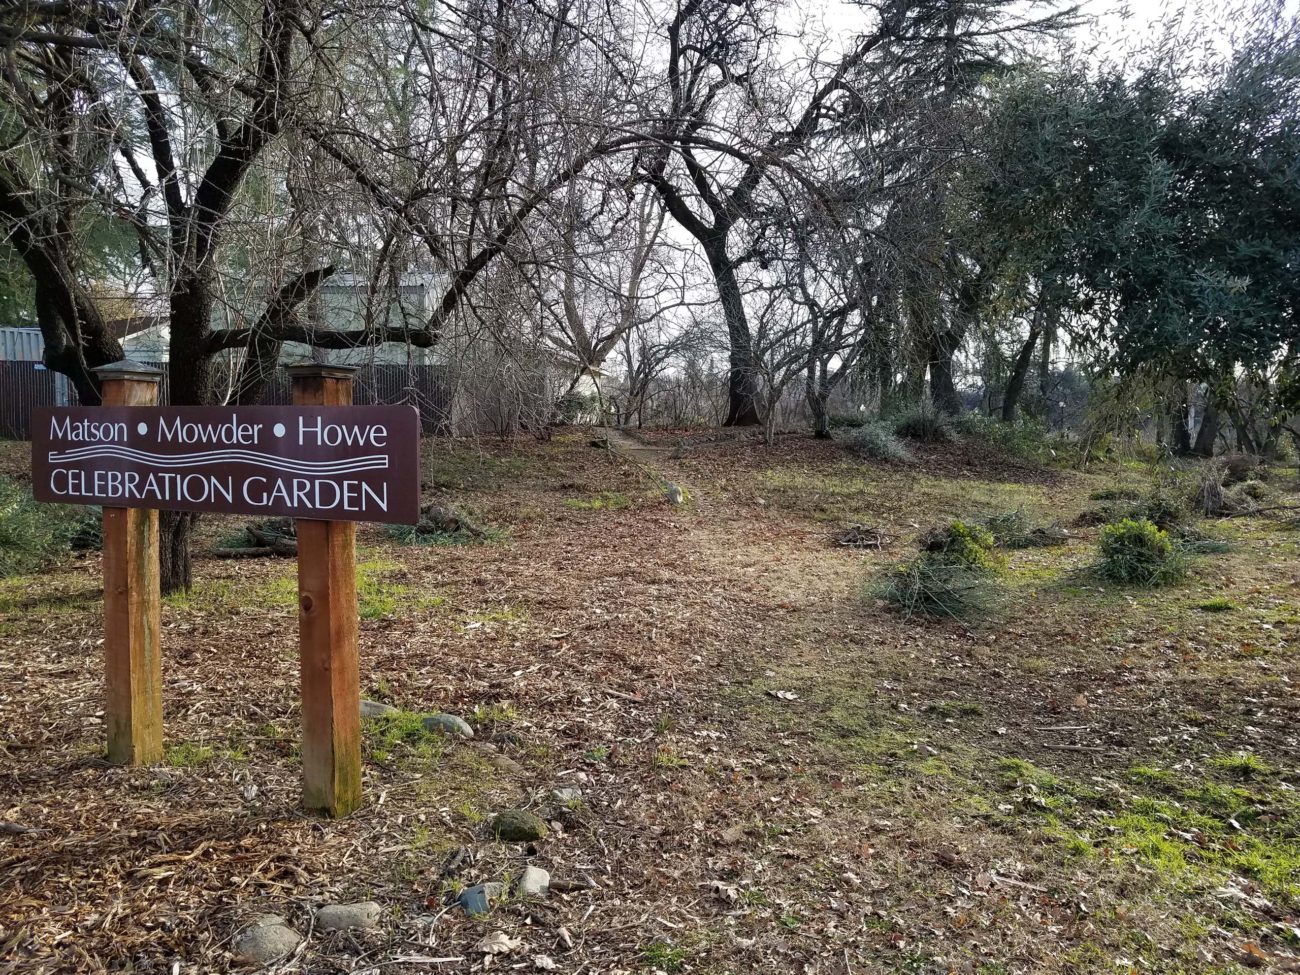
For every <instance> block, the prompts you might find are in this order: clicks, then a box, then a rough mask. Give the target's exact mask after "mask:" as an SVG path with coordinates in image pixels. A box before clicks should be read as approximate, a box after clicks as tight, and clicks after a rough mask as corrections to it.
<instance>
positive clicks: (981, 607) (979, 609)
mask: <svg viewBox="0 0 1300 975" xmlns="http://www.w3.org/2000/svg"><path fill="white" fill-rule="evenodd" d="M870 592H871V594H872V595H874V596H876V597H878V598H880V599H883V600H885V602H887V603H889V604H891V605H892V606H894V607H896V608H897V609H898V610H899V611H900V612H901V613H902V614H903V616H904V617H907V618H910V617H912V616H926V617H930V618H937V617H943V616H950V617H954V618H956V617H963V616H979V615H982V614H984V613H986V612H987V611H988V609H989V607H990V605H991V603H992V600H993V575H992V573H991V572H990V571H989V570H988V569H987V568H985V567H983V566H980V565H966V564H963V563H961V562H957V561H954V560H952V559H949V558H948V557H947V556H946V555H945V554H943V553H936V552H922V553H921V554H920V555H917V556H915V557H913V558H911V559H908V560H907V561H905V562H899V563H897V564H895V565H892V566H889V567H888V568H887V569H885V570H884V572H882V573H881V574H880V576H878V577H877V579H876V580H875V583H874V584H873V585H872V587H871V589H870Z"/></svg>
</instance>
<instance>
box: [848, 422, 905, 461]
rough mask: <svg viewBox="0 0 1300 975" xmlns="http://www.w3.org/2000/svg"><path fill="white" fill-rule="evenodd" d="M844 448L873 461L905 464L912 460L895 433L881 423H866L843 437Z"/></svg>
mask: <svg viewBox="0 0 1300 975" xmlns="http://www.w3.org/2000/svg"><path fill="white" fill-rule="evenodd" d="M843 441H844V446H845V447H847V448H848V449H849V450H851V451H852V452H853V453H855V454H858V455H860V456H862V457H870V458H872V459H873V460H888V461H895V462H905V461H909V460H911V459H912V455H911V453H909V452H908V449H907V448H906V447H904V446H903V443H902V441H901V440H899V439H898V437H896V436H895V435H894V432H893V431H892V430H890V429H889V427H887V426H885V425H884V424H883V423H881V422H880V421H878V420H876V421H873V422H871V423H866V424H864V425H862V426H860V427H858V428H857V429H855V430H852V431H850V432H849V433H848V434H846V435H845V436H844V437H843Z"/></svg>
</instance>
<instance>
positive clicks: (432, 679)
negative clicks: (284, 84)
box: [0, 432, 1300, 975]
mask: <svg viewBox="0 0 1300 975" xmlns="http://www.w3.org/2000/svg"><path fill="white" fill-rule="evenodd" d="M591 438H592V435H591V434H590V433H583V432H573V433H569V434H563V435H560V436H558V437H557V438H556V439H555V440H554V441H552V442H548V443H537V442H533V441H515V442H513V443H509V444H499V443H484V444H479V445H467V444H463V443H461V444H449V443H437V442H434V443H430V444H429V445H428V449H427V460H426V467H427V470H426V476H425V491H426V495H427V497H428V498H429V499H437V500H439V501H440V503H447V504H453V505H456V506H458V507H460V508H461V509H462V510H466V511H468V512H470V513H472V514H473V516H474V517H475V518H476V519H477V520H478V521H479V522H480V523H482V524H485V525H490V526H495V527H496V528H498V529H500V531H501V536H500V537H499V538H497V539H496V540H494V541H491V542H489V543H485V544H474V545H458V546H407V545H401V544H398V543H397V542H396V541H394V540H393V539H392V538H390V537H389V536H388V535H387V534H386V533H385V532H383V531H381V530H378V529H371V528H366V529H363V531H362V534H361V539H360V541H361V544H362V546H363V549H362V552H361V554H360V557H359V558H360V561H361V564H360V565H359V567H358V572H359V576H360V583H361V597H362V598H361V603H362V605H361V612H362V616H363V620H362V658H363V659H362V682H363V692H364V694H365V696H366V697H368V698H370V699H373V700H381V701H385V702H388V703H391V704H393V705H395V706H397V707H398V708H400V709H401V710H402V715H399V717H398V719H396V720H390V721H387V722H374V723H368V724H367V732H366V734H367V743H366V756H365V790H366V798H367V803H366V805H365V807H364V808H363V809H361V810H360V811H358V812H357V813H355V814H354V815H352V816H351V817H349V818H347V819H345V820H342V821H329V820H323V819H318V818H313V817H309V816H306V815H303V814H302V813H300V812H299V810H298V809H297V807H296V803H297V793H298V764H297V753H296V747H297V746H296V743H297V722H298V714H297V706H298V705H297V661H296V646H297V644H296V626H295V623H296V620H295V612H294V600H293V592H294V588H293V586H294V583H293V578H294V576H293V571H294V569H293V563H292V562H291V561H276V560H267V561H262V560H256V561H245V560H241V561H221V560H216V559H211V558H205V557H201V558H200V560H199V562H198V563H197V566H196V577H197V579H198V584H197V587H196V589H195V590H194V592H193V593H192V594H191V595H190V596H188V597H186V598H181V599H171V600H168V602H167V604H166V605H165V606H164V610H163V616H164V628H165V629H164V634H165V651H166V656H165V660H164V678H165V721H166V734H167V745H168V759H167V762H166V764H165V765H163V766H160V767H157V768H148V769H121V768H113V767H109V766H107V765H106V764H105V763H104V761H103V760H102V757H101V756H102V754H103V743H102V739H103V727H102V704H101V696H100V695H101V660H100V655H99V641H100V636H101V634H100V625H101V623H100V616H99V599H100V588H99V562H98V557H97V556H93V555H92V556H81V557H71V558H68V559H66V560H65V561H63V562H61V563H59V564H58V565H57V566H54V567H52V568H51V569H50V570H49V571H47V572H44V573H42V574H39V575H35V576H27V577H19V578H16V579H9V580H3V581H0V638H2V639H3V644H0V972H10V971H12V972H72V971H105V970H107V971H137V972H175V973H199V972H204V973H206V972H219V971H228V970H239V969H240V968H241V964H240V962H239V959H238V958H236V957H235V954H234V951H233V945H234V941H235V938H236V937H237V936H238V935H239V933H240V932H241V931H242V930H243V928H244V927H245V926H246V925H247V924H248V923H249V922H250V921H251V920H252V919H253V918H255V917H256V916H258V915H261V914H265V913H275V914H279V915H281V916H283V917H284V918H285V919H286V920H288V921H289V923H290V924H292V925H293V926H294V927H295V928H296V929H297V930H298V931H299V932H301V933H302V934H304V935H306V936H307V938H306V940H305V941H304V942H303V944H302V946H301V947H300V948H299V949H298V950H297V951H296V952H295V953H294V954H292V955H291V956H290V957H289V958H288V959H286V960H285V962H284V963H282V964H281V965H279V966H277V967H276V968H275V969H274V970H276V971H282V972H311V973H332V972H372V973H385V975H387V973H407V972H459V971H480V970H522V971H532V970H543V971H545V970H553V971H562V972H571V973H578V972H591V973H596V972H610V973H612V972H620V971H621V972H651V971H660V972H667V973H672V972H699V973H724V972H734V973H740V972H764V973H767V972H770V973H785V972H801V973H828V975H855V973H863V972H902V973H932V972H933V973H942V972H972V973H983V975H997V973H1012V972H1016V973H1031V972H1033V973H1037V972H1069V973H1074V972H1121V973H1125V972H1130V971H1132V972H1160V973H1169V975H1173V973H1193V972H1196V973H1201V972H1206V973H1209V972H1217V973H1220V975H1227V973H1230V972H1240V971H1245V970H1248V969H1261V968H1270V967H1271V968H1274V969H1276V970H1300V965H1298V963H1297V961H1296V959H1297V957H1300V920H1298V918H1297V908H1298V906H1300V799H1297V796H1296V792H1295V790H1296V788H1297V786H1298V785H1300V773H1298V771H1297V770H1298V768H1300V762H1298V761H1297V758H1298V756H1300V731H1297V716H1298V714H1300V696H1298V695H1297V690H1296V688H1297V682H1300V666H1297V655H1296V639H1297V625H1300V623H1298V621H1300V560H1298V559H1297V545H1298V543H1300V531H1297V530H1296V528H1295V527H1294V525H1293V524H1290V523H1288V522H1286V521H1285V520H1282V517H1281V516H1272V517H1270V516H1261V517H1256V518H1249V519H1232V520H1228V521H1220V522H1214V523H1203V524H1202V525H1201V528H1202V529H1203V530H1204V531H1206V532H1208V533H1210V534H1212V535H1213V536H1214V537H1216V538H1219V539H1222V540H1225V541H1227V542H1228V543H1229V547H1228V550H1227V551H1226V552H1219V553H1215V554H1207V555H1204V556H1200V557H1198V558H1197V559H1196V562H1195V565H1194V568H1193V575H1192V578H1191V580H1190V581H1188V582H1187V583H1184V584H1182V585H1180V586H1177V587H1174V588H1172V589H1167V590H1158V591H1145V590H1127V589H1121V588H1115V587H1107V586H1103V585H1100V584H1099V583H1098V582H1096V581H1095V579H1093V577H1091V576H1090V575H1088V574H1087V572H1086V568H1087V565H1088V564H1089V563H1090V561H1091V560H1092V558H1093V550H1094V544H1093V543H1094V541H1095V529H1079V530H1077V532H1076V537H1075V538H1073V539H1072V540H1071V541H1070V543H1069V544H1068V545H1066V546H1064V547H1059V548H1051V549H1030V550H1025V551H1020V552H1015V553H1012V554H1011V556H1010V562H1009V566H1008V568H1007V570H1006V572H1005V575H1004V577H1003V580H1002V584H1001V588H1002V589H1003V598H1002V600H1001V602H1000V604H999V606H998V608H997V609H996V611H995V612H994V613H993V615H992V616H990V617H989V618H987V619H983V620H978V621H969V622H958V621H946V622H940V623H925V622H921V621H918V620H904V619H901V618H900V617H899V616H897V615H896V614H895V613H894V612H892V611H891V610H889V609H888V608H887V607H884V606H883V605H881V604H879V603H878V602H876V601H875V600H873V599H872V598H870V597H869V596H868V595H866V593H865V591H864V589H865V584H866V582H867V580H868V578H869V577H870V575H871V573H872V572H873V571H874V570H876V569H878V567H879V566H880V565H882V564H883V563H885V562H887V561H889V560H891V559H895V558H899V557H902V556H904V555H906V554H907V553H908V551H910V550H911V549H912V547H913V541H912V539H913V536H915V535H916V534H917V532H918V531H919V530H920V529H921V528H923V527H928V526H929V525H931V524H934V523H936V522H939V521H941V520H942V519H943V518H945V517H953V516H970V515H977V514H980V513H989V512H996V511H1008V510H1015V509H1023V510H1024V511H1026V512H1027V513H1028V514H1030V515H1032V516H1034V517H1036V518H1039V519H1043V520H1059V521H1061V522H1063V523H1070V522H1072V521H1073V519H1074V518H1075V516H1077V515H1078V513H1079V512H1080V511H1081V510H1082V509H1083V508H1084V507H1085V506H1087V505H1089V504H1090V503H1091V502H1089V501H1088V494H1089V492H1092V491H1095V490H1097V489H1099V488H1105V487H1107V486H1110V485H1112V484H1114V483H1116V481H1117V480H1118V481H1123V482H1126V483H1131V484H1134V485H1139V486H1144V485H1148V484H1149V482H1150V474H1149V472H1147V471H1144V470H1141V469H1133V468H1125V467H1119V466H1116V467H1115V468H1113V469H1108V470H1106V471H1102V472H1099V473H1090V474H1079V473H1076V472H1069V471H1063V470H1054V469H1044V468H1042V467H1039V466H1036V465H1034V464H1031V463H1027V462H1023V461H1019V460H1016V459H1014V458H1007V457H1004V456H1001V455H998V454H997V453H995V452H992V451H990V450H987V449H976V448H974V447H970V446H963V447H945V448H918V452H917V460H916V462H915V463H912V464H906V465H903V464H898V465H889V464H879V463H873V464H868V463H864V462H861V461H858V460H855V459H853V458H851V457H850V456H849V455H847V454H846V453H844V452H843V451H842V449H841V448H840V447H838V446H836V445H834V444H827V443H819V442H814V441H812V440H810V439H807V438H803V437H790V438H787V439H786V440H784V441H783V442H782V443H780V444H779V445H777V446H775V447H771V448H766V447H760V446H758V445H756V444H754V443H752V442H749V441H747V440H723V441H713V442H710V441H708V440H706V439H704V438H695V439H694V440H692V439H689V438H683V437H681V436H676V435H659V436H647V437H645V438H643V440H642V449H636V450H635V451H634V452H633V454H632V456H631V457H629V456H627V455H626V454H624V453H619V452H618V451H619V450H626V448H627V445H626V444H625V443H615V444H613V446H614V447H615V448H616V449H615V450H614V451H611V450H608V449H597V448H595V447H593V446H591V444H590V440H591ZM683 441H685V442H683ZM3 446H4V448H5V450H4V452H3V455H2V456H0V471H3V472H7V473H21V471H22V470H23V469H24V462H23V458H24V453H23V451H24V449H25V448H24V447H23V445H3ZM646 446H650V447H661V448H664V449H661V450H653V451H652V450H645V449H643V448H644V447H646ZM656 473H657V474H658V475H660V476H662V477H664V478H668V479H670V480H672V481H674V482H676V483H678V484H680V485H682V486H683V487H684V488H686V490H687V492H688V495H689V500H688V503H687V504H686V505H684V506H682V507H672V506H669V505H668V504H667V503H666V502H665V501H664V499H663V496H662V490H661V485H660V483H659V482H658V481H656V480H655V477H654V476H653V475H655V474H656ZM1281 487H1283V488H1285V487H1286V484H1285V482H1283V483H1282V484H1281ZM1278 499H1279V500H1278V505H1279V506H1285V505H1288V504H1295V503H1296V500H1295V495H1294V494H1289V495H1288V494H1285V493H1283V494H1280V495H1278ZM852 523H864V524H867V525H870V526H872V527H875V528H880V529H882V530H883V531H884V532H885V533H886V535H887V536H889V537H890V538H892V539H893V541H892V543H891V544H890V545H888V546H887V547H886V548H885V550H884V551H881V552H877V551H859V550H854V549H847V548H843V547H839V546H837V545H835V544H834V537H835V536H836V535H837V534H838V532H839V531H840V530H841V529H842V528H843V527H845V526H846V525H849V524H852ZM232 527H235V523H233V522H229V523H228V522H225V521H222V520H220V519H211V520H209V521H208V522H207V523H206V524H205V528H204V533H205V537H204V540H203V541H204V543H205V545H210V544H211V543H212V542H213V541H214V540H215V539H216V538H217V537H218V536H219V535H221V534H222V533H223V532H228V531H229V530H230V529H231V528H232ZM436 711H447V712H452V713H455V714H459V715H462V716H464V717H466V718H467V719H469V720H470V721H471V723H472V724H473V725H474V727H475V731H476V736H475V739H474V740H473V741H472V742H460V741H449V740H446V739H443V738H440V737H437V736H432V735H426V734H423V733H421V732H420V730H419V723H418V721H415V720H413V719H412V720H406V718H407V717H408V716H410V715H418V714H422V713H427V712H436ZM560 787H571V788H576V789H578V790H580V794H581V799H580V800H579V801H565V802H561V801H558V800H556V799H555V798H554V797H553V796H552V795H551V792H552V790H554V789H556V788H560ZM513 807H522V808H528V809H531V810H533V811H535V812H538V813H539V814H540V815H542V817H543V818H544V819H545V820H547V821H548V822H549V823H550V824H551V829H550V834H549V835H548V836H547V837H546V838H545V839H544V840H542V841H540V842H537V843H534V844H530V845H523V844H505V843H500V842H498V841H496V840H495V839H493V838H492V836H491V833H490V830H489V828H488V824H489V821H490V818H491V816H492V815H493V814H494V813H495V812H496V811H498V810H500V809H504V808H513ZM528 864H534V865H538V866H542V867H544V868H546V869H547V870H549V871H550V874H551V876H552V879H553V882H554V889H553V891H552V893H551V895H550V896H549V898H547V899H546V900H545V901H542V902H526V901H522V900H520V899H518V898H515V897H511V896H507V897H505V898H504V899H503V900H502V902H501V903H499V904H497V905H496V906H495V907H494V909H493V910H492V911H491V913H490V914H489V915H487V916H486V917H482V918H471V917H468V916H466V914H465V913H464V912H463V911H462V910H460V909H459V908H456V907H450V908H449V907H448V899H449V898H450V897H453V896H454V895H455V893H456V892H457V891H458V890H459V889H461V888H462V887H463V886H464V885H467V884H474V883H479V882H483V881H503V882H506V883H507V884H509V883H510V881H511V880H512V879H513V878H516V877H518V876H519V874H520V873H521V872H522V870H523V868H524V867H525V866H526V865H528ZM359 900H375V901H378V902H379V903H380V904H381V905H383V908H384V916H383V918H382V920H381V923H380V924H379V926H378V927H377V928H375V929H374V930H370V931H364V932H350V933H333V934H325V933H322V932H320V931H318V930H315V928H314V926H313V918H314V916H315V911H316V909H317V908H318V907H319V906H320V905H322V904H326V903H335V902H346V901H359ZM496 932H501V933H502V934H503V935H504V936H505V943H506V944H508V945H509V946H510V950H509V951H508V952H505V953H502V954H490V953H487V952H485V951H484V950H483V947H486V944H485V942H484V939H485V937H486V938H489V940H490V937H491V936H492V935H493V934H494V933H496ZM497 943H498V944H500V943H501V942H500V940H498V942H497Z"/></svg>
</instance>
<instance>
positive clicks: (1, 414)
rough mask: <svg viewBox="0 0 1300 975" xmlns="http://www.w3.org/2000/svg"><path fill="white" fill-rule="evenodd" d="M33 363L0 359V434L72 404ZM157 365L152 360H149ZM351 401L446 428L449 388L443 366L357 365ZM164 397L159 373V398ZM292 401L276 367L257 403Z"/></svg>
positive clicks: (27, 430)
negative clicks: (412, 410)
mask: <svg viewBox="0 0 1300 975" xmlns="http://www.w3.org/2000/svg"><path fill="white" fill-rule="evenodd" d="M38 365H39V363H35V362H0V437H7V438H10V439H13V440H27V439H30V437H31V420H32V410H34V409H35V408H36V407H38V406H75V405H76V404H77V402H78V400H77V394H76V391H75V390H73V389H72V387H71V385H70V384H69V383H68V382H67V381H66V380H65V379H64V378H63V377H61V376H58V375H57V374H55V373H52V372H49V371H47V370H44V369H38V368H37V366H38ZM149 365H154V366H158V365H159V364H158V363H149ZM353 400H354V401H355V402H356V403H357V404H358V405H360V406H371V405H380V404H395V403H405V404H409V405H411V406H414V407H416V408H417V409H419V411H420V425H421V428H422V429H423V431H424V432H425V433H446V432H447V431H448V430H449V429H450V425H451V413H452V392H451V383H450V381H449V377H448V371H447V367H445V366H380V365H375V366H362V367H361V368H360V369H358V370H357V372H356V379H355V381H354V385H353ZM169 401H170V397H169V396H168V389H167V379H166V376H165V375H164V377H163V382H162V388H161V389H160V390H159V402H161V403H167V402H169ZM292 401H293V395H292V391H291V389H290V385H289V376H288V374H287V373H286V372H285V371H284V370H283V369H277V370H276V372H275V377H274V378H273V379H272V380H271V382H269V383H268V384H267V387H266V392H265V394H264V395H263V397H262V402H263V403H265V404H267V405H269V406H287V405H288V404H289V403H291V402H292Z"/></svg>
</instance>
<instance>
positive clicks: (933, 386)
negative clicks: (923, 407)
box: [929, 333, 961, 416]
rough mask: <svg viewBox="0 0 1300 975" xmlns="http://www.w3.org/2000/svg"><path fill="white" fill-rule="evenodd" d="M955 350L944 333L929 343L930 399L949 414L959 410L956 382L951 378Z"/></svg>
mask: <svg viewBox="0 0 1300 975" xmlns="http://www.w3.org/2000/svg"><path fill="white" fill-rule="evenodd" d="M955 352H956V349H955V348H953V343H952V342H951V341H950V340H949V338H948V335H947V334H946V333H943V334H939V335H936V336H935V337H934V339H933V341H932V342H931V344H930V363H929V365H930V401H931V402H933V403H934V405H935V406H936V407H937V408H938V409H939V410H940V411H941V412H943V413H947V414H948V415H949V416H956V415H957V414H958V413H960V412H961V397H960V396H958V395H957V384H956V382H954V380H953V367H952V360H953V355H954V354H955Z"/></svg>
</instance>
